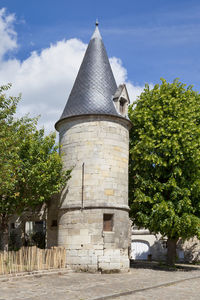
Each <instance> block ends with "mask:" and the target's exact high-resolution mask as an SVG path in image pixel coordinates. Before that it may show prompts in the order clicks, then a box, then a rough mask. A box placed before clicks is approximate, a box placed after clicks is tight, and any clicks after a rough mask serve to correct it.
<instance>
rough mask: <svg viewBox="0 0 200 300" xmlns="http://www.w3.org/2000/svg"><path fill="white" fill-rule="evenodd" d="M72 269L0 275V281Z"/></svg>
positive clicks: (59, 273) (57, 273)
mask: <svg viewBox="0 0 200 300" xmlns="http://www.w3.org/2000/svg"><path fill="white" fill-rule="evenodd" d="M72 272H73V270H70V269H51V270H42V271H41V270H40V271H30V272H22V273H15V274H7V275H0V282H7V281H11V280H19V279H21V278H26V277H27V278H29V277H41V276H46V275H63V274H69V273H72Z"/></svg>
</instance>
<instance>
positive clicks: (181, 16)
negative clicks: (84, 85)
mask: <svg viewBox="0 0 200 300" xmlns="http://www.w3.org/2000/svg"><path fill="white" fill-rule="evenodd" d="M3 7H5V8H6V12H5V13H4V22H5V16H9V15H12V14H14V17H13V20H12V22H10V23H12V24H10V27H12V30H13V31H14V34H13V36H12V37H11V39H13V40H15V43H16V45H15V46H13V47H10V48H9V47H8V50H7V51H4V53H3V56H2V57H3V58H2V65H1V62H0V68H2V66H4V64H5V63H8V62H9V63H10V65H11V62H12V64H14V62H15V63H16V61H17V63H18V69H16V70H17V72H18V74H21V73H22V67H23V72H25V71H24V68H25V63H26V64H30V63H31V62H32V63H31V67H30V72H31V70H32V69H34V68H35V67H34V65H33V64H34V58H33V55H32V54H31V53H33V51H35V53H36V56H37V58H38V61H35V63H36V64H40V63H42V59H43V57H44V56H45V55H48V53H49V52H48V50H49V49H50V47H51V46H50V45H56V43H58V42H59V41H63V40H64V41H65V46H66V43H67V41H69V40H71V39H79V40H80V41H81V43H82V44H79V47H78V48H79V50H80V53H81V55H83V53H84V45H85V44H87V43H88V41H89V39H90V37H91V35H92V32H93V30H94V22H95V19H96V18H98V19H99V23H100V31H101V34H102V36H103V40H104V44H105V46H106V49H107V52H108V56H109V57H115V58H117V59H120V60H121V61H119V60H118V61H115V67H116V72H117V70H118V71H119V73H120V72H121V73H120V74H121V78H122V79H124V80H125V81H126V82H129V84H132V87H133V89H134V88H136V89H137V88H138V89H139V88H140V87H141V88H142V87H143V86H144V84H145V83H146V82H148V83H152V84H155V83H158V82H159V79H160V77H164V78H165V79H167V80H168V81H172V80H173V79H174V78H176V77H178V78H180V80H181V81H182V82H184V83H186V84H193V85H194V88H195V89H196V90H200V89H199V81H200V53H199V52H200V51H199V49H200V38H199V37H200V1H198V0H173V1H172V0H167V1H166V0H143V1H142V0H141V1H135V0H123V1H118V0H115V1H113V0H109V1H108V0H107V1H105V0H99V1H96V0H93V1H91V0H84V1H81V0H79V1H77V0H73V1H68V0H57V1H55V0H40V1H38V0H34V1H33V0H29V1H27V0H17V1H15V0H1V1H0V8H3ZM9 34H10V36H11V35H12V33H9ZM14 35H15V36H14ZM60 46H61V45H60ZM55 47H56V46H55ZM76 47H77V46H75V45H74V44H73V47H72V48H73V51H75V52H76V51H78V50H77V49H76ZM81 47H83V48H81ZM45 49H46V52H45ZM70 49H71V48H70ZM74 49H75V50H74ZM42 51H44V55H43V56H42V55H41V53H42ZM49 51H50V50H49ZM51 51H53V50H52V49H51ZM70 51H71V50H70ZM70 51H69V52H70ZM47 52H48V53H47ZM56 53H57V52H55V55H56ZM59 53H60V52H59ZM66 53H68V52H66ZM70 53H71V52H70ZM73 53H74V52H73ZM59 55H60V54H59ZM63 55H64V54H63ZM66 55H69V53H68V54H66ZM35 60H36V59H35ZM64 60H66V58H65V59H64V58H63V61H64ZM51 61H52V58H51ZM51 61H49V63H46V65H49V69H51ZM80 61H81V59H80ZM75 62H76V59H75ZM58 63H59V62H57V64H58ZM22 64H23V65H22ZM61 64H62V62H61ZM75 64H76V63H75ZM67 66H68V65H67V62H66V68H67ZM16 68H17V67H16ZM77 68H78V66H76V69H77ZM56 70H57V71H56V72H55V76H56V74H58V72H59V68H58V69H56ZM0 71H1V70H0ZM46 72H47V71H46ZM52 72H53V71H52ZM73 72H74V73H75V71H73ZM73 72H72V73H73ZM123 72H125V73H126V72H127V73H126V74H125V73H123ZM11 73H12V72H10V74H11ZM74 73H73V76H72V77H73V78H74V76H75V74H74ZM122 73H123V74H122ZM0 74H1V72H0ZM2 74H3V72H2ZM40 74H41V70H40ZM63 75H65V76H66V77H67V76H68V75H67V74H66V73H63ZM9 76H10V77H9ZM119 77H120V76H119ZM3 79H4V78H3ZM6 79H7V80H8V79H11V80H12V79H13V80H15V81H16V82H17V81H18V82H19V79H18V78H17V77H15V78H13V77H12V76H11V75H7V76H6ZM0 80H2V76H0ZM33 80H34V77H33V79H32V81H33ZM66 81H67V78H66ZM118 81H120V80H118ZM72 83H73V82H71V81H70V83H69V84H68V85H66V86H67V92H66V93H65V97H64V96H63V97H64V99H62V101H63V102H62V103H63V105H62V103H61V100H60V105H61V106H63V107H64V104H65V102H66V95H67V94H68V93H69V92H68V90H70V87H71V86H70V85H71V84H72ZM27 84H28V83H27ZM41 84H42V83H41ZM63 84H64V79H63ZM19 86H20V87H21V89H22V91H21V92H22V93H23V88H22V86H23V85H22V84H19ZM45 86H47V84H46V85H45ZM58 88H59V85H58ZM43 90H44V86H43ZM139 90H140V89H139ZM16 91H18V89H16ZM43 94H44V91H43ZM133 94H134V92H133ZM136 94H137V92H136ZM24 95H25V98H26V99H25V100H24V101H27V102H26V103H29V104H30V103H31V100H29V99H28V98H27V97H28V94H27V91H24ZM36 96H37V97H40V96H39V90H38V93H37V95H35V97H36ZM45 97H46V96H45ZM41 99H42V98H41ZM41 101H42V100H41ZM52 101H53V100H52ZM26 103H25V102H23V105H25V104H26ZM24 107H25V106H24ZM32 107H33V105H32ZM29 108H31V106H30V107H29ZM45 109H46V108H45ZM52 109H53V107H52ZM59 110H60V108H59V109H58V111H59ZM24 111H25V112H27V111H28V106H27V108H26V109H25V110H24ZM35 113H37V111H35ZM41 113H42V111H41ZM47 119H48V117H46V119H44V122H46V121H47ZM45 120H46V121H45ZM53 120H54V119H53V118H52V119H51V121H50V119H49V121H48V122H53ZM55 121H56V120H55Z"/></svg>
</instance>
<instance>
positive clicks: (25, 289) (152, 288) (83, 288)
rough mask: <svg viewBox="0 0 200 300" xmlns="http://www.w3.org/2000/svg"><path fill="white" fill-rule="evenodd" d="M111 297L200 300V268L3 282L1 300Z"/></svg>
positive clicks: (27, 278) (71, 275)
mask: <svg viewBox="0 0 200 300" xmlns="http://www.w3.org/2000/svg"><path fill="white" fill-rule="evenodd" d="M115 295H116V296H115ZM120 295H121V296H120ZM111 296H112V299H115V300H134V299H137V300H141V299H143V300H144V299H145V300H146V299H148V300H149V299H153V300H157V299H159V300H165V299H167V300H169V299H170V300H171V299H172V300H176V299H177V300H184V299H185V300H189V299H198V300H200V269H197V270H192V271H187V272H184V271H176V272H169V271H160V270H152V269H144V268H138V269H131V271H130V272H129V273H127V274H109V275H106V274H88V273H68V274H62V275H47V276H42V277H22V278H20V279H18V280H12V281H8V282H0V300H47V299H48V300H94V299H95V300H97V299H99V300H100V299H109V297H110V299H111ZM103 297H104V298H103Z"/></svg>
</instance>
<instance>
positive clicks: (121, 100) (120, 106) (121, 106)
mask: <svg viewBox="0 0 200 300" xmlns="http://www.w3.org/2000/svg"><path fill="white" fill-rule="evenodd" d="M125 103H126V101H125V100H124V99H120V101H119V112H120V113H121V114H124V110H125Z"/></svg>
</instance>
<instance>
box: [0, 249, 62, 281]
mask: <svg viewBox="0 0 200 300" xmlns="http://www.w3.org/2000/svg"><path fill="white" fill-rule="evenodd" d="M65 263H66V250H65V248H63V247H52V248H51V249H39V248H37V247H36V246H33V247H22V248H21V249H20V250H19V251H8V252H7V251H4V252H0V275H2V274H3V275H5V274H11V273H19V272H28V271H29V272H30V271H36V270H48V269H58V268H65Z"/></svg>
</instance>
